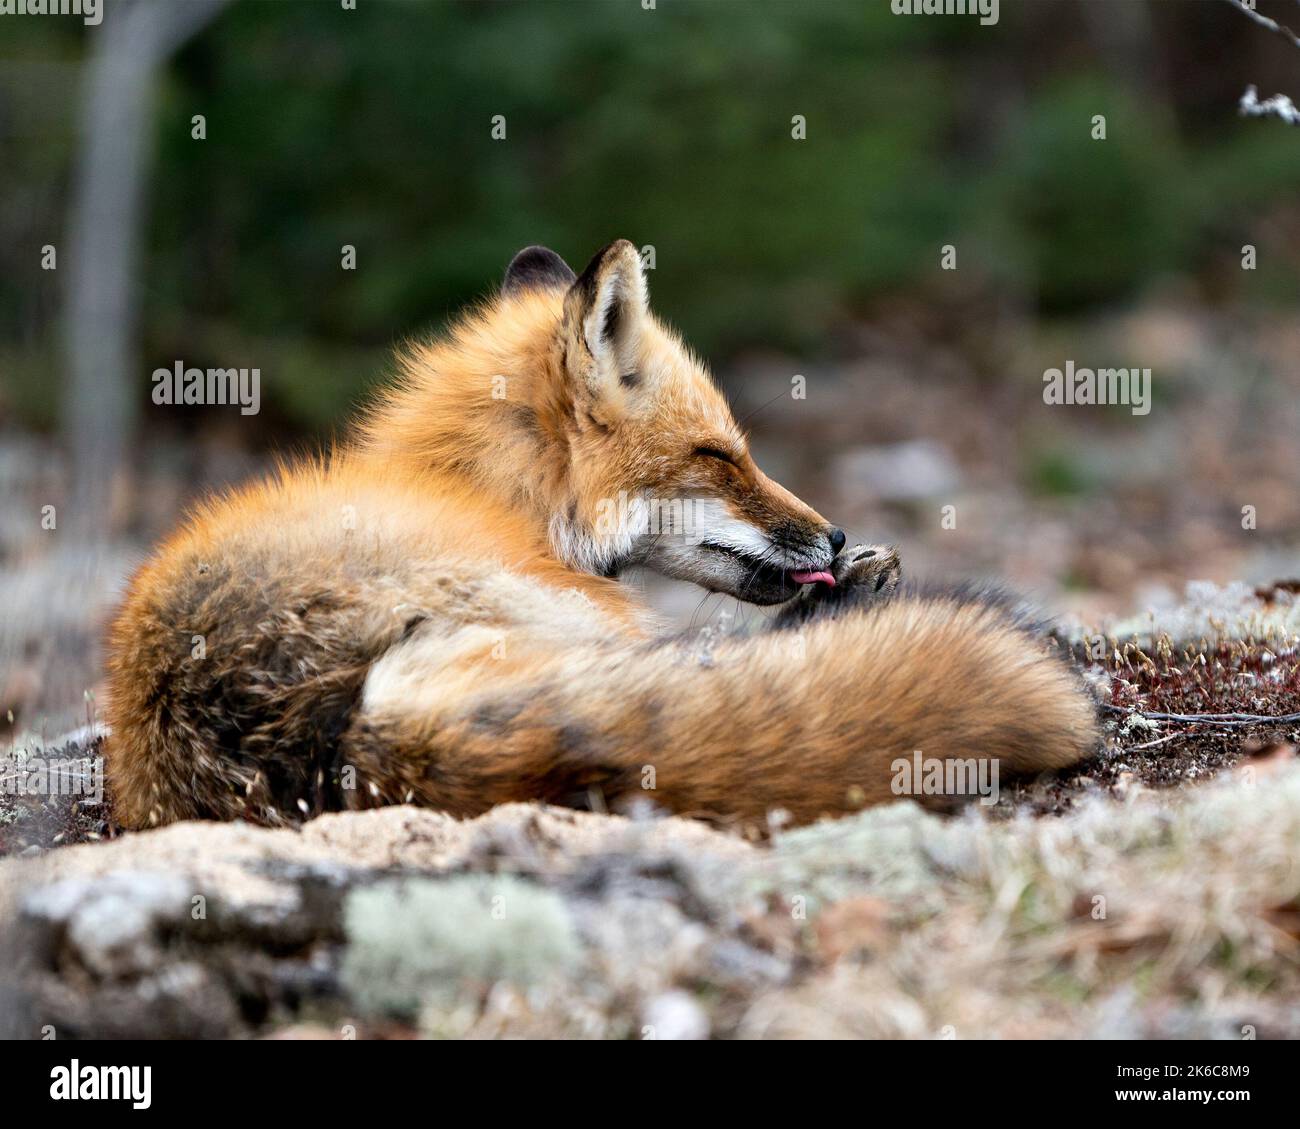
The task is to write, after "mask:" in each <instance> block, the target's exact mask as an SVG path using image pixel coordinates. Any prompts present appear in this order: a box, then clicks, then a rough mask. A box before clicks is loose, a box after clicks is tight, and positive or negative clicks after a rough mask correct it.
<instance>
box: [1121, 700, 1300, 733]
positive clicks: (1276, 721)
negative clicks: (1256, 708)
mask: <svg viewBox="0 0 1300 1129" xmlns="http://www.w3.org/2000/svg"><path fill="white" fill-rule="evenodd" d="M1102 708H1103V709H1104V710H1107V711H1109V712H1110V713H1116V714H1121V715H1123V716H1125V717H1141V718H1145V719H1146V720H1147V721H1185V722H1194V723H1195V724H1197V725H1218V726H1222V727H1223V728H1235V727H1238V726H1243V725H1265V724H1270V723H1271V724H1273V725H1289V724H1291V723H1292V722H1296V721H1300V713H1284V714H1267V713H1157V712H1154V711H1152V712H1148V711H1146V710H1139V709H1130V708H1129V707H1127V706H1112V705H1103V706H1102Z"/></svg>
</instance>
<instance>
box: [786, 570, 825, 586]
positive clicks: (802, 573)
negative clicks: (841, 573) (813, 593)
mask: <svg viewBox="0 0 1300 1129" xmlns="http://www.w3.org/2000/svg"><path fill="white" fill-rule="evenodd" d="M790 579H791V580H793V581H794V582H795V583H796V584H818V583H821V584H825V585H826V587H827V588H834V587H835V577H833V576H832V575H831V574H830V573H829V572H808V571H807V570H806V569H800V570H799V571H798V572H792V573H791V574H790Z"/></svg>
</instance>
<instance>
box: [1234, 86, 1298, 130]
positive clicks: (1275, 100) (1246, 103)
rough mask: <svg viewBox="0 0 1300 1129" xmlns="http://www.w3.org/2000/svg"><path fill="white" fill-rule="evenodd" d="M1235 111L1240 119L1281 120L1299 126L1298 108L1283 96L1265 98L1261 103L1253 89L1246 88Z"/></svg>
mask: <svg viewBox="0 0 1300 1129" xmlns="http://www.w3.org/2000/svg"><path fill="white" fill-rule="evenodd" d="M1237 109H1238V110H1239V111H1240V113H1241V115H1242V117H1247V118H1268V117H1272V118H1281V119H1282V120H1283V121H1284V122H1286V124H1287V125H1300V107H1297V106H1296V104H1295V103H1294V102H1292V101H1291V99H1290V98H1288V97H1287V96H1286V95H1285V94H1274V95H1273V97H1272V98H1265V99H1264V101H1262V102H1261V101H1260V100H1259V97H1258V94H1257V92H1256V90H1255V88H1254V87H1253V86H1248V87H1246V93H1245V94H1243V95H1242V96H1241V102H1240V103H1238V106H1237Z"/></svg>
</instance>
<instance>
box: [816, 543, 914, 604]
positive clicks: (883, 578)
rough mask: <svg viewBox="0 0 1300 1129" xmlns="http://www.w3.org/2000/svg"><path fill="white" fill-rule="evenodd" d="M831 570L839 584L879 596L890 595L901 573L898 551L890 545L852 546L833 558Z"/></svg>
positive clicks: (842, 586) (900, 577) (883, 597)
mask: <svg viewBox="0 0 1300 1129" xmlns="http://www.w3.org/2000/svg"><path fill="white" fill-rule="evenodd" d="M831 571H832V573H833V575H834V576H835V583H836V584H837V585H838V586H839V587H841V588H855V589H858V590H859V591H861V592H863V593H864V594H871V595H872V596H873V597H879V598H880V599H886V598H888V597H889V596H891V595H893V593H894V589H896V588H897V587H898V582H899V581H900V580H901V579H902V576H903V566H902V564H901V562H900V561H899V559H898V550H897V549H895V548H894V547H893V546H892V545H854V546H852V547H851V548H848V549H845V550H844V551H843V552H842V553H840V555H839V556H838V557H836V558H835V561H834V563H833V564H832V565H831Z"/></svg>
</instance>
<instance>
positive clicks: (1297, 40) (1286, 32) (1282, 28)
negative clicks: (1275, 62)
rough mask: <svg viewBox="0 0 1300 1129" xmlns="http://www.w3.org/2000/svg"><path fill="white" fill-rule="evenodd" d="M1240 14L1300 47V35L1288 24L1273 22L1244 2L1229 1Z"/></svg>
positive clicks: (1237, 0) (1238, 0) (1240, 0)
mask: <svg viewBox="0 0 1300 1129" xmlns="http://www.w3.org/2000/svg"><path fill="white" fill-rule="evenodd" d="M1227 2H1228V3H1229V4H1231V5H1232V6H1233V7H1234V8H1236V9H1237V11H1239V12H1243V13H1245V15H1247V16H1248V17H1249V18H1250V19H1252V20H1254V21H1255V22H1256V23H1257V24H1259V26H1260V27H1266V28H1268V30H1269V31H1271V32H1273V34H1274V35H1280V36H1281V37H1282V38H1283V39H1287V40H1290V42H1291V45H1292V46H1293V47H1300V35H1296V33H1295V32H1294V31H1292V30H1291V29H1290V28H1289V27H1287V26H1286V24H1280V23H1278V22H1277V20H1271V19H1269V18H1268V16H1265V15H1263V14H1262V13H1260V12H1257V11H1255V9H1254V8H1248V7H1246V5H1245V4H1244V3H1242V0H1227Z"/></svg>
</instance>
